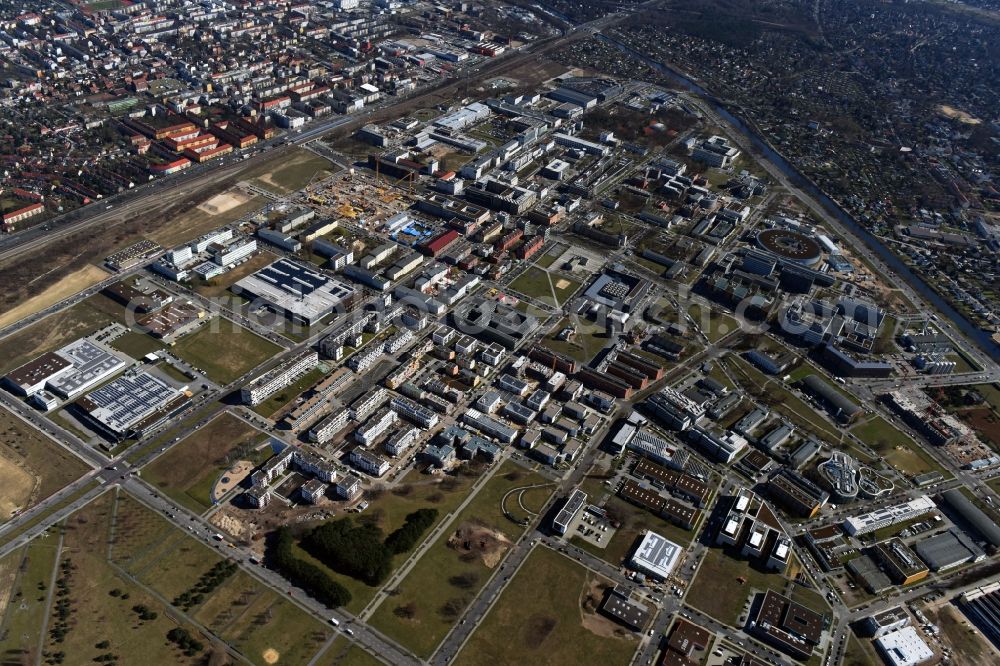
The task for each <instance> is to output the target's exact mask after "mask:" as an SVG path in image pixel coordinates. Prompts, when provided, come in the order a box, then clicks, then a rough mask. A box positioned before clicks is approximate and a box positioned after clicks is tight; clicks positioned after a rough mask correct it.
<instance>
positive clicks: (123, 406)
mask: <svg viewBox="0 0 1000 666" xmlns="http://www.w3.org/2000/svg"><path fill="white" fill-rule="evenodd" d="M185 388H186V387H185ZM186 399H187V395H186V394H185V393H184V389H178V388H175V387H173V386H171V385H169V384H167V383H166V382H165V381H163V380H162V379H160V378H159V377H154V376H153V375H151V374H149V373H148V372H130V373H128V374H126V375H124V376H122V377H120V378H118V379H116V380H114V381H113V382H111V383H109V384H105V385H104V386H102V387H101V388H99V389H97V390H95V391H92V392H90V393H88V394H87V395H86V396H84V397H83V398H81V399H80V400H79V401H78V402H77V407H78V408H79V409H80V410H81V411H82V412H83V413H84V415H85V416H86V418H87V420H88V422H90V423H92V424H93V425H96V426H97V427H98V429H99V430H101V431H102V432H103V433H105V434H107V435H110V436H111V438H112V439H114V440H121V439H124V438H126V437H130V436H132V435H134V434H137V433H138V434H141V433H142V432H143V431H144V430H146V429H148V428H150V427H151V426H152V425H153V423H155V422H159V421H160V420H161V419H162V418H165V417H167V416H169V414H171V413H172V412H173V411H175V410H176V409H177V408H178V407H179V406H180V405H181V404H183V402H185V401H186Z"/></svg>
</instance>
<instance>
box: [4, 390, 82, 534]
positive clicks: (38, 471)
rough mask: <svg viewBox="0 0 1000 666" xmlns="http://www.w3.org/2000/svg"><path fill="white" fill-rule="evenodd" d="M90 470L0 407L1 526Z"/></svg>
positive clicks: (67, 452) (77, 459) (70, 454)
mask: <svg viewBox="0 0 1000 666" xmlns="http://www.w3.org/2000/svg"><path fill="white" fill-rule="evenodd" d="M87 469H88V467H87V465H85V464H84V463H83V462H82V461H81V460H80V459H79V458H77V457H76V456H74V455H73V454H72V453H70V452H69V451H67V450H66V449H64V448H62V447H61V446H59V445H58V444H56V443H55V442H53V441H52V440H51V439H49V438H48V437H46V436H45V435H43V434H42V433H41V432H39V431H38V430H36V429H35V428H33V427H31V426H29V425H28V424H27V423H25V422H24V421H22V420H21V419H19V418H17V417H16V416H15V415H14V414H13V413H11V412H9V411H8V410H6V409H2V408H0V523H2V522H4V521H6V520H7V519H8V518H9V517H10V515H11V512H13V511H15V510H18V509H20V510H23V509H26V508H28V507H31V506H34V505H35V504H37V503H38V502H39V501H40V500H42V499H44V498H46V497H48V496H49V495H51V494H52V493H54V492H56V491H57V490H59V489H60V488H62V487H64V486H66V485H67V484H69V483H71V482H73V481H75V480H76V479H78V478H80V477H81V476H83V474H84V473H85V472H86V471H87Z"/></svg>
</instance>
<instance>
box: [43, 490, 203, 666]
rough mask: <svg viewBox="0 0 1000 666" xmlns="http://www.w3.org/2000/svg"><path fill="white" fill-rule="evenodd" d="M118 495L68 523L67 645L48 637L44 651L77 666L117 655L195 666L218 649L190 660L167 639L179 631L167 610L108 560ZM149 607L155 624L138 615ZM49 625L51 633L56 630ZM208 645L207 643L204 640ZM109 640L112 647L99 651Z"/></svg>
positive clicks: (128, 660)
mask: <svg viewBox="0 0 1000 666" xmlns="http://www.w3.org/2000/svg"><path fill="white" fill-rule="evenodd" d="M113 501H114V496H113V495H112V494H110V493H107V494H104V495H102V496H101V497H100V498H98V499H97V500H95V501H93V502H91V503H90V504H88V505H87V506H85V507H84V508H82V509H81V510H79V511H77V512H76V513H74V514H73V515H72V516H70V517H69V518H68V519H67V521H66V537H65V541H64V544H63V553H62V560H63V561H67V560H68V561H69V563H70V573H69V575H68V576H67V577H66V585H67V589H68V591H69V593H68V595H67V598H68V600H69V617H68V618H67V620H66V624H67V628H66V634H65V637H64V638H63V640H62V641H58V642H57V641H56V639H55V637H54V636H52V635H49V636H46V640H45V648H44V649H45V650H46V651H49V652H56V651H62V652H65V653H66V654H67V655H72V661H73V662H74V663H80V664H82V663H89V662H90V661H91V660H92V659H93V658H94V657H96V656H98V655H101V654H115V655H118V657H119V662H118V663H121V664H151V663H152V664H195V663H200V662H201V661H202V660H203V659H205V658H206V656H207V655H208V653H209V652H210V651H212V650H213V649H219V648H212V647H206V650H205V651H204V652H203V653H202V654H200V655H198V656H196V657H185V656H184V655H183V654H182V653H181V652H180V650H178V649H177V648H176V647H175V646H174V645H173V644H172V643H170V642H168V641H167V640H166V634H167V632H168V631H170V630H171V629H173V628H174V627H177V626H179V625H178V620H175V619H174V618H173V617H171V615H170V614H168V612H167V611H168V607H167V606H166V605H165V604H164V603H163V602H161V601H160V600H158V599H157V598H156V596H154V595H153V594H151V593H150V592H148V591H147V590H145V589H144V588H143V587H142V586H140V585H139V584H136V583H134V582H132V581H131V580H129V579H128V578H125V577H123V576H122V575H121V574H120V572H119V570H118V569H117V568H116V567H115V565H113V564H110V563H109V562H108V560H107V554H108V550H107V549H108V537H109V525H110V519H111V512H112V505H113ZM137 606H145V607H146V608H148V609H149V610H150V611H152V612H153V613H155V614H156V616H155V619H147V620H141V619H140V618H139V616H138V613H137V612H136V611H135V610H133V609H134V608H135V607H137ZM53 622H54V619H53V621H50V625H49V626H50V628H52V626H53ZM180 626H183V627H184V628H185V629H187V630H188V631H189V632H190V633H191V635H192V636H195V637H199V638H200V636H199V632H198V630H197V629H196V628H195V627H194V626H193V625H191V624H189V623H188V622H187V621H185V620H183V619H180ZM201 640H202V642H203V643H204V644H205V645H206V646H209V643H210V641H209V640H208V638H207V637H206V638H201ZM102 641H108V642H109V644H110V645H109V647H107V648H101V649H98V648H96V647H95V646H96V644H98V643H101V642H102Z"/></svg>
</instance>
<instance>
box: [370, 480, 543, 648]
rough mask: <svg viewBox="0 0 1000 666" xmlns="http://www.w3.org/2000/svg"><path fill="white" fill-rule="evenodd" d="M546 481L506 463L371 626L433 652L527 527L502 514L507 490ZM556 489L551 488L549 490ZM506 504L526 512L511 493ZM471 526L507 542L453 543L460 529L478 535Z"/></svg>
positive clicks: (519, 513)
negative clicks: (467, 546) (468, 545)
mask: <svg viewBox="0 0 1000 666" xmlns="http://www.w3.org/2000/svg"><path fill="white" fill-rule="evenodd" d="M542 483H546V480H545V479H544V478H543V477H542V476H540V475H538V474H536V473H534V472H527V471H525V470H524V469H523V468H521V467H519V466H518V465H516V464H514V463H511V462H507V463H505V464H504V466H503V467H501V468H500V469H499V470H497V472H496V474H495V475H494V476H493V478H491V479H490V480H489V481H488V482H487V483H486V485H485V486H483V487H482V488H481V489H480V491H479V492H478V493H477V494H476V496H475V498H474V499H473V500H472V502H471V503H470V504H469V505H468V506H467V507H466V508H465V510H463V511H462V513H461V514H460V515H459V516H458V517H456V519H455V521H454V522H453V523H452V524H451V525H450V528H449V529H448V530H447V531H446V532H445V533H443V534H442V535H441V536H440V537H438V539H437V540H436V541H435V542H434V544H433V545H432V546H431V547H430V548H429V549H428V550H427V552H426V553H424V555H423V556H422V557H421V559H420V561H419V562H418V563H417V565H416V566H415V567H414V568H413V570H412V571H410V573H409V574H408V575H407V576H406V578H404V579H403V581H402V582H401V583H400V584H399V586H398V587H397V591H398V594H396V595H394V596H393V597H391V598H389V599H387V600H386V601H384V602H383V603H382V604H381V605H380V606H379V607H378V609H377V610H376V611H375V613H374V614H373V615H372V617H371V619H370V622H371V624H372V626H374V627H375V628H377V629H379V630H380V631H382V632H383V633H385V634H386V635H388V636H389V637H391V638H394V639H396V640H397V641H399V642H400V643H401V644H402V645H404V646H406V647H408V648H410V649H411V650H413V651H414V653H416V654H417V655H418V656H421V657H429V656H430V655H431V653H432V652H433V651H434V648H435V647H437V644H438V643H440V642H441V640H442V639H443V638H444V637H445V635H446V634H447V633H448V631H449V630H450V629H451V627H452V626H453V625H454V624H455V622H457V621H458V617H459V615H460V613H461V611H462V610H463V609H464V608H465V606H466V605H467V604H468V603H469V602H470V601H471V600H472V599H473V598H474V597H475V595H476V593H477V592H478V591H479V590H480V589H481V588H482V586H483V585H485V584H486V582H487V580H488V579H489V577H490V575H491V573H492V571H493V569H494V568H495V567H496V566H497V564H498V563H499V558H500V557H502V556H503V555H504V554H505V553H506V552H507V551H508V550H509V547H510V546H509V544H510V543H514V542H516V541H517V539H518V538H520V536H521V535H522V534H523V533H524V530H525V528H524V527H523V526H521V525H518V524H516V523H514V522H512V521H511V520H509V519H508V518H506V517H505V516H504V514H503V511H502V509H501V506H500V502H501V500H502V499H503V497H504V495H505V494H506V493H507V492H508V491H510V490H512V489H514V488H520V487H523V486H529V485H537V484H542ZM552 489H553V488H551V487H549V488H548V491H549V493H551V491H552ZM546 499H547V496H546ZM542 501H543V502H544V500H542ZM508 510H509V511H510V512H511V513H512V514H513V515H515V516H523V515H524V512H523V511H522V510H521V509H520V507H518V505H517V498H516V497H515V496H511V498H510V500H509V506H508ZM473 527H477V528H480V527H485V528H487V530H489V532H490V533H491V536H488V537H487V538H492V539H499V540H500V541H502V542H504V544H503V545H499V544H498V543H497V542H492V543H491V545H490V546H489V547H488V548H486V549H484V550H482V551H481V550H479V549H477V548H475V547H472V548H470V549H465V548H456V547H454V546H455V544H454V543H449V542H450V541H452V538H453V537H458V531H459V530H465V531H463V532H462V534H461V536H460V537H459V538H460V539H467V538H468V539H470V540H471V541H475V540H476V539H473V538H472V537H471V536H470V533H469V532H468V531H467V530H469V528H473ZM477 538H478V537H477ZM498 547H499V550H498ZM487 560H490V561H489V562H487ZM459 579H461V580H459Z"/></svg>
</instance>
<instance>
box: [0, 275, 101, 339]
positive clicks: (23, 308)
mask: <svg viewBox="0 0 1000 666" xmlns="http://www.w3.org/2000/svg"><path fill="white" fill-rule="evenodd" d="M107 277H108V273H107V272H105V271H104V270H102V269H100V268H98V267H97V266H94V265H93V264H87V265H85V266H84V267H83V268H81V269H79V270H78V271H75V272H73V273H70V274H69V275H67V276H66V277H64V278H63V279H61V280H59V281H58V282H56V283H55V284H53V285H51V286H49V287H46V288H45V289H43V290H42V291H41V292H40V293H38V294H36V295H34V296H32V297H31V298H29V299H28V300H26V301H24V302H22V303H20V304H18V305H16V306H14V307H12V308H9V309H7V310H5V311H4V312H0V328H3V327H5V326H9V325H10V324H13V323H14V322H16V321H18V320H20V319H24V318H25V317H27V316H29V315H33V314H35V313H36V312H41V311H42V310H44V309H45V308H47V307H50V306H52V305H55V304H56V303H58V302H59V301H61V300H63V299H65V298H69V297H70V296H72V295H73V294H76V293H79V292H81V291H83V290H84V289H86V288H87V287H90V286H91V285H95V284H97V283H98V282H100V281H101V280H104V279H105V278H107Z"/></svg>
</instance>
